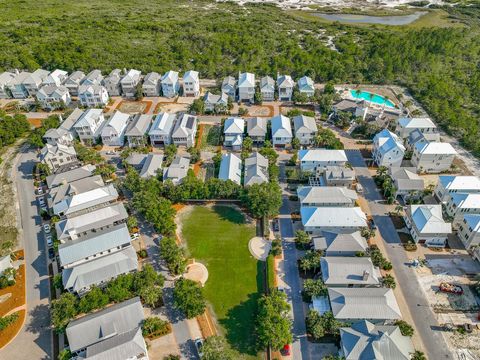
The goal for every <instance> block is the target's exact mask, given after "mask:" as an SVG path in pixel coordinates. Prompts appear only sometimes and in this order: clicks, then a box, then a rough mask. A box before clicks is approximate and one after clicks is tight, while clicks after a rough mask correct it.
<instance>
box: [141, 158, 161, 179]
mask: <svg viewBox="0 0 480 360" xmlns="http://www.w3.org/2000/svg"><path fill="white" fill-rule="evenodd" d="M162 162H163V155H160V154H148V155H147V159H146V160H145V163H144V164H143V167H142V170H141V171H140V177H143V178H147V177H151V176H155V175H156V174H157V171H161V170H162Z"/></svg>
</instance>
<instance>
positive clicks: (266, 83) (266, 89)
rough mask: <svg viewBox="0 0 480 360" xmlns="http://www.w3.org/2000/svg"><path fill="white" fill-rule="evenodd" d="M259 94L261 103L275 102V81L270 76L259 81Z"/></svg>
mask: <svg viewBox="0 0 480 360" xmlns="http://www.w3.org/2000/svg"><path fill="white" fill-rule="evenodd" d="M260 93H261V94H262V100H263V101H273V100H275V80H273V78H271V77H270V76H264V77H262V78H261V79H260Z"/></svg>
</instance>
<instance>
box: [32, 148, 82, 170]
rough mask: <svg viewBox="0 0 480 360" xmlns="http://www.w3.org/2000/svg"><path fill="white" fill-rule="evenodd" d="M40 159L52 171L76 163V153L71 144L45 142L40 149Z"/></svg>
mask: <svg viewBox="0 0 480 360" xmlns="http://www.w3.org/2000/svg"><path fill="white" fill-rule="evenodd" d="M40 161H41V162H42V163H44V164H45V165H47V166H48V167H49V168H50V169H51V170H52V171H53V172H54V173H55V172H57V171H58V170H59V169H66V168H68V167H72V166H73V165H75V164H76V163H77V153H76V152H75V149H74V148H73V146H66V145H61V144H57V145H50V144H46V145H45V146H44V147H43V149H42V150H41V151H40Z"/></svg>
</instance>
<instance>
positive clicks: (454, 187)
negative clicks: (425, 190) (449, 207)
mask: <svg viewBox="0 0 480 360" xmlns="http://www.w3.org/2000/svg"><path fill="white" fill-rule="evenodd" d="M456 193H465V194H480V179H479V178H478V177H476V176H453V175H440V176H439V177H438V183H437V186H436V187H435V190H434V194H435V196H436V198H437V199H438V200H439V201H440V202H443V203H445V202H446V201H447V200H448V198H449V196H450V195H451V194H456Z"/></svg>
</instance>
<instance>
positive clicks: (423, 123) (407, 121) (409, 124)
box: [395, 117, 438, 141]
mask: <svg viewBox="0 0 480 360" xmlns="http://www.w3.org/2000/svg"><path fill="white" fill-rule="evenodd" d="M417 129H418V130H419V131H420V132H421V133H422V134H424V136H425V138H426V139H427V140H429V141H430V140H434V139H429V136H434V137H436V136H438V129H437V126H436V125H435V123H434V122H433V121H432V120H431V119H430V118H428V117H422V118H419V117H416V118H408V117H402V118H399V119H398V121H397V128H396V130H395V131H396V133H397V135H398V136H400V137H401V138H402V139H406V138H407V137H408V136H409V135H410V133H411V132H412V131H414V130H417Z"/></svg>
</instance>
